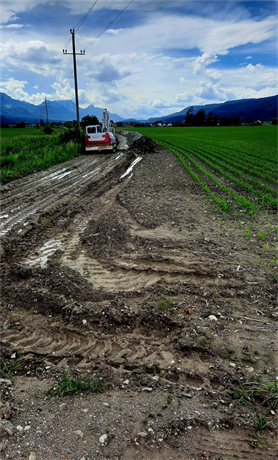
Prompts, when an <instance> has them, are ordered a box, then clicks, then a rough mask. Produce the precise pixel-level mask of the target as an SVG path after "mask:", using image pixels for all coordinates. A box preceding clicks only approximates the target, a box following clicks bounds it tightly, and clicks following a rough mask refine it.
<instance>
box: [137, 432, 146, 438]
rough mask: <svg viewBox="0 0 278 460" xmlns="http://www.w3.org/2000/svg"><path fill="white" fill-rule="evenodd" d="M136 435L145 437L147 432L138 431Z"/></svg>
mask: <svg viewBox="0 0 278 460" xmlns="http://www.w3.org/2000/svg"><path fill="white" fill-rule="evenodd" d="M138 436H141V438H145V437H146V436H148V434H147V433H145V432H144V431H140V432H139V433H138Z"/></svg>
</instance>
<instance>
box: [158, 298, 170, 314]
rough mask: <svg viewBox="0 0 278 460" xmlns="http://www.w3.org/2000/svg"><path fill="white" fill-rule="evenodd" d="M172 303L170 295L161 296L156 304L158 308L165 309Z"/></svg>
mask: <svg viewBox="0 0 278 460" xmlns="http://www.w3.org/2000/svg"><path fill="white" fill-rule="evenodd" d="M173 305H174V303H173V301H172V299H171V297H162V298H161V299H160V300H159V302H158V305H157V308H158V310H160V311H166V310H169V308H171V307H172V306H173Z"/></svg>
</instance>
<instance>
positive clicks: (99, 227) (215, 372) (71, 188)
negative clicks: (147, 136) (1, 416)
mask: <svg viewBox="0 0 278 460" xmlns="http://www.w3.org/2000/svg"><path fill="white" fill-rule="evenodd" d="M119 139H120V142H121V146H122V147H123V149H122V150H120V151H118V152H117V153H115V154H112V155H94V156H82V157H80V158H76V159H74V160H71V161H69V162H66V163H65V164H62V165H57V166H55V167H52V168H49V170H47V171H45V172H42V173H35V174H33V175H31V176H29V177H27V178H22V179H20V180H18V181H15V182H13V183H11V184H9V185H8V186H5V187H3V192H2V218H1V224H2V229H1V232H2V235H3V238H2V248H1V251H2V260H1V262H2V304H3V306H2V323H1V325H2V332H1V343H2V355H3V359H4V361H5V362H8V363H10V362H11V356H14V357H15V356H16V360H17V363H19V364H20V367H19V368H18V375H19V376H18V378H17V380H16V383H15V390H14V391H15V396H14V397H15V401H16V404H17V405H19V404H20V403H21V404H23V407H24V403H23V402H22V394H21V392H22V393H23V394H24V395H25V398H27V399H30V400H32V407H31V408H30V410H29V408H27V407H25V410H26V411H27V412H28V410H29V412H28V416H27V417H29V419H30V420H31V421H32V420H33V418H34V417H35V416H36V417H37V413H36V412H34V411H36V410H38V409H37V407H41V406H42V405H44V406H43V407H44V409H43V413H44V417H46V419H45V420H46V423H47V424H48V423H49V424H50V425H49V426H51V423H52V422H51V423H50V419H49V417H50V416H49V417H48V415H46V410H47V402H42V400H41V399H38V400H34V398H33V394H34V391H35V392H36V391H37V386H38V380H39V381H40V385H42V387H43V386H45V385H46V384H48V385H50V382H51V379H56V378H57V376H58V374H60V373H63V372H64V371H65V370H66V369H67V368H69V369H70V372H71V373H72V375H79V374H80V373H81V375H83V374H84V373H85V375H94V374H96V375H100V376H102V378H103V379H104V380H105V382H106V384H107V386H108V388H109V392H108V393H105V394H104V395H100V396H98V398H99V399H98V401H99V403H98V404H99V407H100V406H101V405H102V404H103V403H105V404H106V402H107V398H108V400H109V398H110V397H111V398H112V399H113V401H114V402H115V401H118V400H119V401H120V405H122V407H123V413H125V414H126V415H125V417H124V420H125V423H124V426H122V425H120V423H119V422H117V420H118V417H119V409H116V408H115V407H116V406H117V404H118V402H117V404H116V403H115V404H116V406H115V405H114V406H113V404H112V403H111V404H110V403H109V404H110V405H111V413H110V415H109V417H108V414H104V413H102V415H101V416H100V415H99V417H100V418H99V420H98V424H97V425H96V427H97V428H95V431H93V434H92V432H91V431H90V434H86V433H87V431H86V429H87V428H88V423H89V422H88V423H87V422H86V423H87V425H86V426H87V428H85V425H84V423H85V420H83V419H82V420H81V419H80V408H79V407H77V406H78V403H75V402H73V401H72V402H71V403H70V407H71V408H70V409H69V412H67V411H66V412H65V414H64V419H63V418H62V419H61V420H60V419H59V422H58V425H57V433H56V434H55V433H52V431H51V433H52V434H51V436H52V438H49V439H51V443H52V447H51V449H49V451H48V453H46V450H45V446H47V445H48V441H47V439H48V438H47V434H42V435H40V434H38V431H37V432H34V433H33V435H32V436H33V437H32V436H31V434H32V432H31V431H30V433H31V434H30V436H31V438H30V440H31V441H32V442H33V447H34V448H33V450H35V451H36V452H37V455H38V457H37V458H47V459H50V458H51V459H52V458H53V459H54V458H55V460H56V459H62V458H68V459H70V460H73V459H81V458H82V456H83V457H84V458H86V459H87V458H90V459H93V458H103V459H104V458H113V459H116V458H123V459H133V458H137V456H138V455H143V458H146V459H147V458H149V459H156V458H157V459H162V458H170V457H172V458H173V459H176V458H177V459H178V458H183V459H192V458H198V459H199V458H200V459H201V458H202V459H204V458H209V459H211V458H228V457H229V455H232V456H233V454H234V453H235V452H236V454H237V455H238V456H239V457H240V458H242V459H243V458H248V459H259V458H262V457H261V453H260V449H253V448H252V447H251V446H250V443H249V444H248V442H247V441H248V437H246V436H245V438H246V439H245V438H244V432H241V431H240V430H241V429H242V428H244V429H246V430H247V431H248V430H249V431H248V433H249V434H250V435H251V434H252V430H253V429H254V426H253V424H252V423H253V419H252V414H253V410H254V407H255V406H254V407H252V408H251V407H248V406H243V407H242V406H241V407H239V406H236V405H235V403H234V401H233V400H232V399H231V397H230V396H229V393H228V390H230V389H231V388H234V387H235V385H239V384H241V383H243V382H245V381H247V380H248V379H250V377H251V373H252V372H253V371H255V372H258V373H263V372H264V373H265V375H267V374H269V375H273V372H274V368H275V364H276V358H275V357H274V353H275V351H276V350H275V348H276V347H277V341H276V337H277V328H276V324H277V323H275V320H276V319H277V310H276V303H275V302H276V288H275V284H274V282H273V269H272V268H271V267H270V268H264V269H262V268H261V267H260V266H258V264H257V263H256V259H257V255H256V253H254V252H252V250H251V247H252V244H251V241H250V242H246V241H245V240H244V239H243V238H237V239H235V238H233V237H229V236H227V234H226V235H225V234H223V233H222V235H221V230H220V229H219V228H217V226H215V227H214V229H212V228H211V225H210V223H211V222H210V217H209V215H207V214H206V213H204V209H203V208H204V206H203V198H202V196H203V195H202V193H200V190H199V189H198V186H196V185H195V183H194V182H193V181H192V180H191V178H190V177H188V176H187V175H186V173H185V172H184V170H183V169H182V166H181V165H180V163H179V162H178V160H177V159H176V158H175V157H173V155H172V154H171V153H170V152H168V151H167V150H165V149H162V148H160V147H158V146H156V145H155V144H151V143H149V144H148V143H146V144H145V146H146V149H147V150H148V153H146V152H145V151H144V150H142V145H144V143H143V142H141V144H142V145H141V144H140V142H138V139H137V144H134V148H132V147H131V148H129V149H127V147H126V143H125V138H124V136H122V137H121V136H119ZM129 141H130V135H129ZM139 141H140V139H139ZM140 145H141V147H140ZM140 148H141V150H140ZM139 159H140V161H138V160H139ZM134 160H135V161H134ZM130 165H133V167H132V168H130ZM125 173H127V174H125ZM254 337H255V340H254ZM124 382H125V383H124ZM169 394H170V395H171V398H170V399H169ZM105 395H106V396H105ZM121 395H123V396H121ZM128 396H130V397H131V396H132V398H133V406H132V408H131V405H130V403H129V402H128V400H126V398H127V397H128ZM83 398H85V401H84V400H83V403H82V404H83V406H84V405H85V406H86V405H88V407H91V409H90V411H93V409H92V407H95V406H94V404H93V403H92V399H90V396H86V397H84V396H83ZM167 398H168V399H167ZM165 400H166V403H165ZM105 401H106V402H105ZM11 404H12V403H11ZM55 404H56V403H55ZM92 404H93V406H90V405H92ZM148 405H149V406H148ZM83 406H82V407H83ZM113 407H114V409H113ZM117 407H118V406H117ZM142 407H144V410H142ZM148 407H149V409H148ZM150 407H151V409H150ZM152 407H153V409H152ZM258 407H259V406H258ZM146 409H147V412H146ZM255 409H256V407H255ZM94 410H95V411H97V409H94ZM92 413H95V414H97V412H92ZM146 413H147V415H146ZM162 413H163V416H162V415H161V414H162ZM134 414H135V415H136V416H135V418H134V417H133V416H134ZM24 417H25V418H26V416H24V412H23V413H21V412H20V411H15V415H14V416H13V418H12V421H13V419H14V420H15V422H14V423H16V424H21V423H24V422H23V419H24ZM84 417H85V416H84ZM86 417H87V416H86ZM88 417H89V415H88ZM92 417H96V415H93V416H92ZM272 419H273V420H272V422H271V424H270V425H269V428H270V430H269V432H268V441H267V444H266V447H265V448H266V452H267V455H268V457H265V458H269V459H270V458H274V448H273V433H274V431H273V430H274V428H275V426H276V425H275V423H276V422H275V417H272ZM88 420H89V419H88ZM162 422H163V423H162ZM33 423H34V422H33ZM66 423H69V425H70V426H72V429H75V430H81V432H82V433H83V435H84V433H85V435H84V436H85V437H84V438H83V435H82V442H81V440H80V441H78V440H77V439H76V436H75V437H74V436H69V437H68V438H67V442H66V446H67V449H68V450H67V449H66V448H64V445H65V441H64V434H63V433H62V431H63V429H62V426H63V425H65V424H66ZM89 425H90V423H89ZM109 427H110V428H109ZM149 428H151V429H150V430H149ZM207 428H209V429H207ZM49 430H51V428H50V427H49ZM109 430H110V431H109ZM113 430H114V431H113ZM108 431H109V433H110V434H111V433H112V434H113V436H114V437H112V438H111V440H110V442H109V443H108V444H107V445H106V446H104V447H102V448H101V449H102V450H101V452H100V453H98V454H97V453H96V451H97V449H99V436H100V435H101V434H103V433H104V432H108ZM141 432H144V433H145V432H146V433H145V434H146V438H145V435H142V436H141V435H138V433H141ZM39 433H40V431H39ZM16 436H17V438H16V439H17V441H18V442H19V439H20V438H19V436H20V435H19V434H18V435H15V437H16ZM26 436H27V435H26ZM38 436H39V437H40V444H39V446H38V445H37V444H38V443H37V438H38ZM86 436H87V437H86ZM90 436H93V438H90ZM140 436H141V437H140ZM87 438H88V441H89V439H90V442H89V443H88V444H86V442H87ZM31 441H30V443H31ZM85 441H86V442H85ZM28 442H29V441H28ZM95 443H96V444H97V445H98V447H97V448H96V447H95ZM15 445H16V444H12V443H11V442H9V443H6V441H4V444H3V446H4V447H3V446H2V447H3V449H5V453H7V456H8V458H18V457H17V455H18V454H17V452H18V449H16V448H15ZM31 445H32V443H31V444H30V446H31ZM151 445H153V446H155V450H150V446H151ZM221 446H222V447H221ZM0 447H1V445H0ZM24 449H25V450H24ZM24 449H23V450H22V452H23V455H25V454H26V455H25V456H27V454H28V455H29V453H28V452H29V451H30V448H29V447H27V446H25V447H24ZM63 449H64V450H63ZM157 449H158V450H157ZM163 449H164V450H163ZM165 449H169V454H168V456H167V455H166V454H165ZM165 455H166V456H165ZM206 455H207V456H206ZM221 455H226V457H221Z"/></svg>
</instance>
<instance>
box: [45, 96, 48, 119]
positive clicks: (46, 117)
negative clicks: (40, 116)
mask: <svg viewBox="0 0 278 460" xmlns="http://www.w3.org/2000/svg"><path fill="white" fill-rule="evenodd" d="M45 111H46V122H47V123H48V111H47V100H46V96H45Z"/></svg>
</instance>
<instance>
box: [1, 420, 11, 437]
mask: <svg viewBox="0 0 278 460" xmlns="http://www.w3.org/2000/svg"><path fill="white" fill-rule="evenodd" d="M6 434H8V435H9V436H12V435H13V434H14V426H13V424H12V423H11V422H9V421H8V420H0V438H2V437H4V436H5V435H6Z"/></svg>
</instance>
